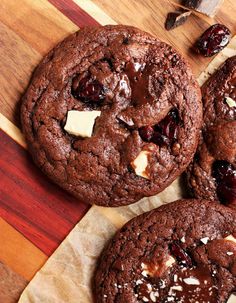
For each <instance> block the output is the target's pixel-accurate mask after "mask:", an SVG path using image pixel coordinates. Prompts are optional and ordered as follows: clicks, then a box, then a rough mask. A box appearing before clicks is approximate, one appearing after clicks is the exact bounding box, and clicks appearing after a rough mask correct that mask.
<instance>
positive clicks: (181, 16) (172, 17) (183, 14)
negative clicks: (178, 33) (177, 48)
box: [165, 10, 191, 31]
mask: <svg viewBox="0 0 236 303" xmlns="http://www.w3.org/2000/svg"><path fill="white" fill-rule="evenodd" d="M190 15H191V12H190V11H188V10H178V11H175V12H171V13H168V15H167V18H166V23H165V29H166V30H168V31H169V30H171V29H174V28H176V27H178V26H180V25H182V24H184V23H185V22H186V21H187V19H188V17H189V16H190Z"/></svg>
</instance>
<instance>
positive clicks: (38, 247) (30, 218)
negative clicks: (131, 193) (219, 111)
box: [0, 0, 236, 303]
mask: <svg viewBox="0 0 236 303" xmlns="http://www.w3.org/2000/svg"><path fill="white" fill-rule="evenodd" d="M94 4H95V5H94ZM173 9H174V6H173V5H172V4H171V3H170V2H169V1H167V0H166V1H165V0H156V1H152V0H129V1H127V0H113V1H110V0H92V1H90V0H74V1H72V0H50V1H46V0H37V1H33V0H22V1H20V2H19V1H16V0H10V1H9V0H1V5H0V45H1V47H0V69H1V74H0V87H1V91H0V96H1V97H0V106H1V107H0V129H1V130H0V137H1V143H2V148H1V151H2V153H1V157H0V163H1V166H0V167H1V169H0V175H1V182H0V184H1V186H0V216H1V219H0V230H1V232H0V239H1V248H0V262H2V263H1V266H2V270H1V271H0V277H1V279H3V280H4V281H5V283H3V284H1V288H0V290H1V292H0V293H2V294H0V302H4V303H8V302H15V301H16V298H17V296H18V295H19V293H20V291H21V289H23V288H24V286H25V285H26V283H27V281H30V280H31V278H32V276H33V275H34V274H35V272H36V271H37V270H38V269H39V268H40V267H41V266H42V264H43V263H44V262H45V261H46V260H47V258H48V257H49V256H50V255H51V253H52V252H53V251H54V250H55V248H56V247H58V245H59V244H60V243H61V241H62V240H63V239H64V238H65V236H66V235H67V234H68V233H69V231H70V230H71V229H72V228H73V227H74V225H75V224H76V223H77V222H78V221H79V220H80V219H81V218H82V217H83V215H84V214H85V213H86V211H87V210H88V209H89V207H88V206H86V205H84V204H83V203H82V202H77V201H76V200H75V199H74V198H72V197H71V196H69V195H67V194H66V193H64V192H63V191H62V190H61V189H59V188H58V187H57V186H55V185H53V184H51V183H50V182H48V180H47V179H46V178H45V177H44V176H43V175H42V174H41V173H40V172H39V170H38V169H37V168H36V167H35V166H34V165H33V163H32V161H31V159H30V157H29V155H28V153H27V151H26V150H25V148H24V146H25V144H24V141H23V139H22V137H21V134H20V132H19V130H17V128H16V127H15V126H17V127H20V123H19V99H20V96H21V95H22V93H23V91H24V90H25V88H26V87H27V83H28V81H29V79H30V76H31V73H32V71H33V69H34V67H35V66H36V65H37V63H38V62H39V61H40V60H41V58H42V56H43V55H44V54H46V53H47V51H48V50H49V49H50V48H51V47H53V46H54V45H55V44H56V43H57V42H58V41H60V40H61V39H63V38H64V37H65V36H66V35H68V34H69V33H72V32H74V31H76V30H77V29H79V27H82V26H86V25H97V24H111V23H113V24H114V23H124V24H130V25H134V26H138V27H139V28H141V29H143V30H146V31H149V32H151V33H152V34H154V35H156V36H158V37H159V38H160V39H162V40H165V41H166V42H169V43H171V44H172V45H173V46H175V47H176V48H177V49H178V50H179V51H181V52H182V53H183V54H184V55H185V56H186V57H188V59H189V62H190V64H191V67H192V69H193V71H194V73H195V75H196V76H199V74H200V73H201V71H203V70H204V69H205V68H206V66H207V65H208V64H209V62H210V60H211V59H210V58H202V57H200V56H196V55H195V54H193V53H192V52H191V51H190V47H191V46H192V44H193V42H194V41H195V39H196V38H197V37H198V36H199V35H200V34H201V33H202V32H203V30H204V29H206V28H207V27H208V26H209V25H211V24H213V23H215V22H221V23H224V24H225V25H227V26H229V27H230V29H231V30H232V32H233V34H235V33H236V23H235V22H234V21H235V19H236V2H235V1H234V0H225V2H224V5H223V7H222V8H221V10H220V11H219V12H218V14H217V16H216V18H215V20H213V19H210V18H208V17H201V18H199V17H198V16H192V17H191V18H190V19H189V20H188V21H187V23H186V24H185V25H183V26H181V27H179V28H177V29H175V30H174V31H171V32H167V31H165V30H164V27H163V24H164V21H165V17H166V14H167V13H168V12H169V11H172V10H173ZM6 118H7V119H6ZM12 123H13V124H12ZM16 141H17V142H16ZM19 143H20V144H19ZM3 269H4V270H3ZM1 272H4V273H5V274H4V275H3V274H1ZM13 286H14V287H13ZM9 287H11V289H10V288H9ZM12 288H13V290H12ZM6 290H7V291H6ZM8 290H9V291H8ZM6 294H9V296H8V297H7V295H6ZM1 296H2V297H1ZM3 296H4V297H3Z"/></svg>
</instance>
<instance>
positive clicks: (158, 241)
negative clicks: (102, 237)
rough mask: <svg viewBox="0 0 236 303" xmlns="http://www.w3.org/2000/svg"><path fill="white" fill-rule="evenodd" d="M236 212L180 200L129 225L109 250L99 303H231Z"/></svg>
mask: <svg viewBox="0 0 236 303" xmlns="http://www.w3.org/2000/svg"><path fill="white" fill-rule="evenodd" d="M235 236H236V212H235V211H234V210H231V209H230V208H228V207H225V206H224V205H220V204H218V203H214V202H210V201H206V200H195V199H192V200H191V199H190V200H179V201H175V202H172V203H170V204H166V205H163V206H161V207H159V208H157V209H155V210H152V211H150V212H147V213H144V214H142V215H140V216H138V217H136V218H134V219H132V220H131V221H129V222H128V223H127V224H126V225H124V227H123V228H121V230H120V231H118V232H117V233H116V235H115V236H114V238H113V239H112V240H111V241H110V242H109V244H108V246H107V247H106V248H105V250H104V251H103V253H102V255H101V257H100V260H99V263H98V267H97V269H96V273H95V277H94V300H95V302H96V303H101V302H103V303H127V302H129V303H143V302H150V303H152V302H159V303H167V302H182V303H196V302H201V303H225V302H226V301H227V300H228V298H229V297H230V296H234V294H233V292H234V291H235V290H236V239H235Z"/></svg>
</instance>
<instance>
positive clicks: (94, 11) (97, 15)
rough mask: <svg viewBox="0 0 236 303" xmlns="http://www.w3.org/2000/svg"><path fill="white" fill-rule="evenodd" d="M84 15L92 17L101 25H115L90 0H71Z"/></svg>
mask: <svg viewBox="0 0 236 303" xmlns="http://www.w3.org/2000/svg"><path fill="white" fill-rule="evenodd" d="M73 1H74V2H75V3H76V4H77V5H78V6H80V7H81V8H82V9H83V10H84V11H85V12H86V13H88V14H89V15H90V16H92V17H93V18H94V19H95V20H96V21H98V22H99V23H100V24H101V25H107V24H117V23H116V22H115V20H113V19H112V18H111V17H110V16H108V15H107V14H106V13H105V12H104V11H103V10H102V9H101V8H100V7H98V6H97V5H96V4H95V3H93V2H92V1H91V0H73Z"/></svg>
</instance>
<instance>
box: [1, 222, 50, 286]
mask: <svg viewBox="0 0 236 303" xmlns="http://www.w3.org/2000/svg"><path fill="white" fill-rule="evenodd" d="M0 230H1V233H0V243H1V245H0V261H2V262H4V263H6V264H7V265H8V266H9V267H10V268H11V269H12V270H14V271H15V272H16V273H18V274H19V275H21V276H23V277H24V278H25V279H26V280H28V281H30V280H31V279H32V277H33V276H34V275H35V273H36V272H37V271H38V270H39V269H40V268H41V266H42V265H43V264H44V263H45V262H46V260H47V256H46V255H45V254H44V253H43V252H41V250H39V249H38V248H37V247H36V246H34V245H33V244H32V243H31V242H30V241H29V240H27V239H26V238H25V237H24V236H23V235H22V234H20V233H19V232H18V231H16V230H15V229H14V228H13V227H12V226H11V225H9V224H8V223H7V222H6V221H4V220H3V219H2V218H0Z"/></svg>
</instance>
